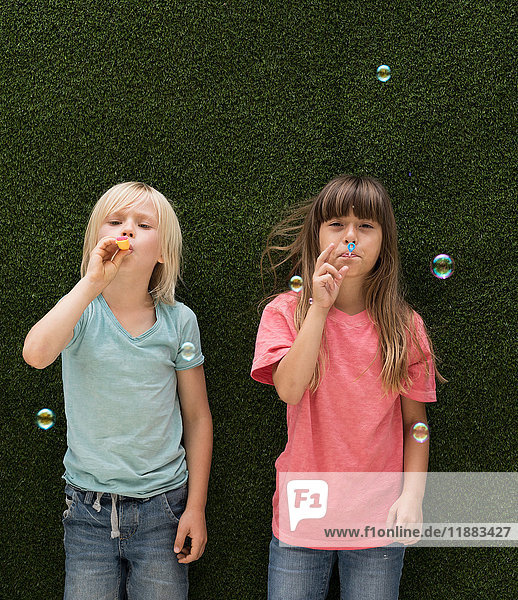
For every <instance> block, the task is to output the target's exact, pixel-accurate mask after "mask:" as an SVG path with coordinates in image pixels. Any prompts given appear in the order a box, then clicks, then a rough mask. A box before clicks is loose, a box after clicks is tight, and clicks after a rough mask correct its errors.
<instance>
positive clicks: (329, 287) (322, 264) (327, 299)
mask: <svg viewBox="0 0 518 600" xmlns="http://www.w3.org/2000/svg"><path fill="white" fill-rule="evenodd" d="M334 247H335V245H334V244H329V246H328V247H327V248H326V249H325V250H324V251H323V252H322V254H321V255H320V256H319V257H318V258H317V262H316V264H315V272H314V273H313V304H316V305H317V306H320V307H321V308H331V306H333V304H334V303H335V300H336V297H337V296H338V292H339V290H340V285H341V283H342V281H343V276H344V274H345V273H346V272H347V270H348V269H349V267H347V266H345V265H344V266H343V267H342V268H341V269H340V270H338V269H336V267H333V265H332V264H330V263H328V262H326V261H327V260H328V259H329V257H330V256H331V252H332V251H333V250H334Z"/></svg>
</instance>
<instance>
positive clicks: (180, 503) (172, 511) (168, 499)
mask: <svg viewBox="0 0 518 600" xmlns="http://www.w3.org/2000/svg"><path fill="white" fill-rule="evenodd" d="M161 496H162V500H163V504H164V510H165V513H166V515H167V516H168V517H169V518H170V519H171V521H172V522H173V523H174V524H175V525H178V522H179V521H180V517H181V516H182V514H183V511H184V510H185V505H186V504H187V484H184V485H182V486H181V487H179V488H177V489H175V490H169V491H168V492H164V493H163V494H161Z"/></svg>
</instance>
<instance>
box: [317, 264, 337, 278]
mask: <svg viewBox="0 0 518 600" xmlns="http://www.w3.org/2000/svg"><path fill="white" fill-rule="evenodd" d="M328 273H329V274H330V275H332V276H333V277H338V269H337V268H336V267H333V265H331V264H329V263H327V262H326V263H323V264H322V265H321V267H320V268H319V269H315V275H314V276H315V277H320V276H322V275H326V274H328Z"/></svg>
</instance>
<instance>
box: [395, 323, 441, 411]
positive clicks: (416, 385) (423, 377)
mask: <svg viewBox="0 0 518 600" xmlns="http://www.w3.org/2000/svg"><path fill="white" fill-rule="evenodd" d="M414 317H415V325H416V328H417V337H418V340H419V345H420V346H421V349H422V351H423V352H424V355H425V357H426V360H425V358H423V356H422V354H421V353H420V352H419V349H418V348H417V347H416V346H415V344H412V346H411V349H410V364H409V366H408V376H409V377H410V379H411V381H412V384H411V385H410V386H408V387H407V388H406V389H405V391H403V392H401V395H402V396H405V397H406V398H410V399H411V400H416V401H417V402H436V401H437V398H436V394H435V368H434V364H433V360H432V354H431V352H430V346H429V344H428V340H427V338H426V331H425V326H424V323H423V320H422V318H421V317H420V316H419V315H418V314H417V313H414ZM427 366H428V375H427V374H426V369H427Z"/></svg>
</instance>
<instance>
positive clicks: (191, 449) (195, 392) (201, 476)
mask: <svg viewBox="0 0 518 600" xmlns="http://www.w3.org/2000/svg"><path fill="white" fill-rule="evenodd" d="M176 375H177V378H178V395H179V397H180V404H181V409H182V421H183V439H184V446H185V454H186V460H187V469H188V470H189V484H188V485H189V494H188V496H187V505H186V507H185V511H184V513H183V514H182V516H181V518H180V522H179V524H178V532H177V535H176V540H175V542H174V551H175V552H176V553H177V556H178V562H181V563H190V562H193V561H195V560H198V558H200V556H201V555H202V554H203V551H204V549H205V544H206V543H207V528H206V525H205V505H206V503H207V487H208V483H209V472H210V463H211V458H212V417H211V414H210V409H209V403H208V400H207V389H206V386H205V375H204V373H203V366H202V365H200V366H199V367H194V368H192V369H185V370H182V371H177V373H176ZM187 535H188V536H189V537H190V538H191V540H192V543H191V547H190V548H188V547H186V546H185V545H184V542H185V537H186V536H187Z"/></svg>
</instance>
